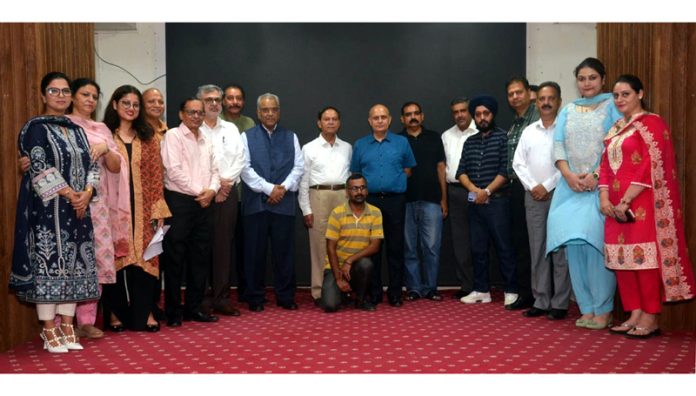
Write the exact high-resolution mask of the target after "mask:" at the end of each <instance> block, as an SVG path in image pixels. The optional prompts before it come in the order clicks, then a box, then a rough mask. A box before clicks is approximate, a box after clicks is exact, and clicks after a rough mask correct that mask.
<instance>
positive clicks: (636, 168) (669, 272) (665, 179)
mask: <svg viewBox="0 0 696 396" xmlns="http://www.w3.org/2000/svg"><path fill="white" fill-rule="evenodd" d="M604 145H605V147H606V150H605V151H604V154H603V155H602V163H601V172H600V182H599V185H600V187H601V188H606V189H607V190H608V192H609V200H610V201H611V203H612V204H613V205H618V204H619V202H620V201H621V198H622V197H623V196H624V194H625V192H626V189H628V187H629V186H630V185H631V184H637V185H641V186H644V187H645V189H644V190H643V191H641V193H640V194H638V196H636V197H635V198H634V199H633V201H632V202H631V205H630V206H631V209H632V210H633V212H634V214H635V218H636V221H635V222H634V223H618V222H617V221H616V220H615V219H613V218H610V217H607V219H606V222H605V228H604V236H605V246H604V257H605V263H606V266H607V268H610V269H613V270H642V269H655V268H657V269H659V270H660V273H661V275H662V284H663V290H664V293H663V298H664V300H665V301H678V300H685V299H690V298H693V297H694V288H695V287H694V276H693V271H692V269H691V261H690V260H689V256H688V255H687V252H686V239H685V238H684V220H683V217H682V210H681V195H680V194H679V184H678V180H677V170H676V163H675V159H674V149H673V147H672V142H671V135H670V131H669V128H668V127H667V125H666V124H665V122H664V121H663V120H662V118H660V116H658V115H655V114H645V113H642V114H639V115H636V116H634V117H633V118H632V119H631V120H629V121H626V120H625V119H623V118H622V119H620V120H619V121H618V122H617V123H616V124H615V125H614V126H613V127H612V128H611V129H610V130H609V133H608V134H607V137H606V138H605V139H604Z"/></svg>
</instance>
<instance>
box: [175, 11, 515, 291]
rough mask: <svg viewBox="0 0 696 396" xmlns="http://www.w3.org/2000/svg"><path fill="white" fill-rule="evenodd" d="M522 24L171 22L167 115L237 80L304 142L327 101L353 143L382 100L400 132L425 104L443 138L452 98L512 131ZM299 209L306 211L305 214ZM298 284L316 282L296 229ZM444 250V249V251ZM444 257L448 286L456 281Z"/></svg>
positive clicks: (251, 99)
mask: <svg viewBox="0 0 696 396" xmlns="http://www.w3.org/2000/svg"><path fill="white" fill-rule="evenodd" d="M525 29H526V27H525V24H523V23H522V24H502V23H495V24H404V23H389V24H381V23H376V24H366V23H343V24H338V23H336V24H325V23H319V24H300V23H297V24H291V23H278V24H273V23H266V24H263V23H261V24H259V23H239V24H172V23H168V24H167V25H166V41H167V42H166V51H167V102H168V103H169V106H168V113H167V119H168V123H169V125H170V126H175V125H177V124H178V122H179V121H178V115H177V109H178V107H179V103H180V102H181V101H182V100H183V99H184V98H186V97H188V96H193V95H194V94H195V92H196V88H197V87H198V86H199V85H202V84H207V83H213V84H218V85H220V86H223V85H225V84H226V83H228V82H232V81H235V82H239V83H241V84H242V85H243V86H244V87H245V89H246V94H247V104H246V109H245V114H247V115H249V116H251V117H254V118H255V111H256V98H257V97H258V96H259V95H260V94H262V93H265V92H272V93H274V94H276V95H278V96H279V97H280V101H281V121H280V122H281V124H283V125H284V126H285V127H288V128H290V129H292V130H294V131H295V132H296V133H297V135H298V137H299V139H300V144H305V143H307V142H308V141H310V140H311V139H313V138H315V137H316V135H317V134H318V131H317V129H316V113H317V111H318V110H319V109H321V108H323V107H324V106H327V105H332V106H335V107H337V108H338V109H339V110H340V111H341V115H342V128H341V132H340V134H341V137H342V138H343V139H345V140H347V141H349V142H351V143H352V142H354V141H355V140H356V139H357V138H359V137H361V136H364V135H365V134H368V133H369V132H370V130H369V126H368V124H367V112H368V110H369V108H370V106H372V105H373V104H375V103H384V104H386V105H387V107H389V109H390V110H391V112H392V116H394V120H393V122H392V130H395V131H400V130H401V123H400V121H399V118H398V115H399V112H400V109H401V105H402V103H404V102H406V101H410V100H415V101H417V102H420V103H421V105H422V107H423V111H424V113H425V116H426V120H425V125H426V126H427V127H428V128H430V129H434V130H437V131H439V132H442V131H444V130H445V129H447V128H449V127H450V126H451V125H453V122H452V119H451V115H450V112H449V102H450V100H451V99H452V98H453V97H455V96H460V95H466V96H474V95H476V94H479V93H488V94H491V95H493V96H495V97H497V98H498V100H499V102H500V112H499V114H498V122H499V124H500V125H501V126H502V127H503V128H507V127H508V125H509V123H510V121H511V120H512V112H511V111H510V109H509V108H508V107H507V106H506V103H507V102H506V98H505V87H504V85H505V81H506V80H507V79H508V78H509V77H510V76H512V75H516V74H522V75H524V73H525V59H526V58H525V53H526V52H525V51H526V47H525V46H526V30H525ZM298 213H299V210H298ZM295 239H296V256H297V259H298V263H297V280H298V284H308V282H309V264H308V263H309V256H308V252H307V250H308V241H307V235H306V231H305V230H304V228H303V226H302V224H301V221H300V219H299V218H298V222H297V229H296V238H295ZM445 248H446V246H445ZM448 258H449V256H448V255H447V254H444V255H443V260H442V261H443V263H442V271H441V277H440V279H441V284H455V283H456V282H454V271H453V269H452V268H451V266H450V265H449V263H448Z"/></svg>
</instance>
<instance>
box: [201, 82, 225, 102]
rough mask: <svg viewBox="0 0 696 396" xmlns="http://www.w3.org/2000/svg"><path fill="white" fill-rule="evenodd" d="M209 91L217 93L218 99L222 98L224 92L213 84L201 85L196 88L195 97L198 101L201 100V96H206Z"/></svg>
mask: <svg viewBox="0 0 696 396" xmlns="http://www.w3.org/2000/svg"><path fill="white" fill-rule="evenodd" d="M210 91H217V93H219V94H220V97H222V96H223V95H224V92H222V88H220V87H218V86H217V85H214V84H206V85H201V86H200V87H198V92H196V97H197V98H198V99H201V97H202V96H203V94H206V93H208V92H210Z"/></svg>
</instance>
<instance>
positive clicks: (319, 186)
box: [309, 184, 346, 191]
mask: <svg viewBox="0 0 696 396" xmlns="http://www.w3.org/2000/svg"><path fill="white" fill-rule="evenodd" d="M309 188H311V189H312V190H331V191H337V190H345V189H346V186H345V185H344V184H326V185H325V184H315V185H313V186H309Z"/></svg>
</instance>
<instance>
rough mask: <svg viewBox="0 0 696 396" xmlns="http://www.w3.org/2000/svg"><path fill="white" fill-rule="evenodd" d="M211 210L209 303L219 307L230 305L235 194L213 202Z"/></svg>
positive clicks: (235, 208) (235, 207)
mask: <svg viewBox="0 0 696 396" xmlns="http://www.w3.org/2000/svg"><path fill="white" fill-rule="evenodd" d="M232 191H233V192H234V190H232ZM212 210H213V254H212V258H213V260H212V262H211V272H210V286H211V289H212V301H211V302H210V304H209V305H210V306H212V308H221V307H223V306H229V305H230V286H231V280H230V274H231V273H232V267H233V266H234V263H235V257H234V251H233V246H234V239H235V234H234V231H235V227H236V225H237V194H230V195H229V196H228V197H227V199H226V200H225V201H224V202H220V203H217V202H213V204H212ZM206 305H208V304H206Z"/></svg>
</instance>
